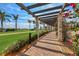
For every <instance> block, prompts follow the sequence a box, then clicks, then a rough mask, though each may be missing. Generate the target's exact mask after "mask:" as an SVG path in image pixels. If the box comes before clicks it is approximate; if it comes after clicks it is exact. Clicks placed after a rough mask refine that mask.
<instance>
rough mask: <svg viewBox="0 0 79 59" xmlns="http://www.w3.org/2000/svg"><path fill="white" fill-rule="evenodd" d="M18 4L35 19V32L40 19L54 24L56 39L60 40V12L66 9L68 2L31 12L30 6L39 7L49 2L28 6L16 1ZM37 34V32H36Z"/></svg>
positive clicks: (51, 24)
mask: <svg viewBox="0 0 79 59" xmlns="http://www.w3.org/2000/svg"><path fill="white" fill-rule="evenodd" d="M16 4H17V5H18V6H20V7H21V9H22V10H25V11H26V12H28V14H31V15H32V16H33V17H35V19H36V28H37V32H38V27H39V22H38V21H42V22H44V23H46V24H48V25H50V26H56V28H57V32H58V39H59V40H62V39H63V36H62V35H63V34H62V28H63V27H62V22H63V19H64V18H63V16H62V13H63V12H64V11H67V9H65V7H67V6H69V4H66V3H65V4H64V5H59V6H55V7H52V8H47V9H44V10H39V11H35V12H32V11H31V10H30V9H32V8H36V7H40V6H44V5H47V4H50V3H36V4H33V5H30V6H25V5H24V4H22V3H16ZM58 9H60V10H59V11H55V12H49V13H45V14H39V15H36V14H38V13H43V12H47V11H54V10H58ZM38 35H39V34H38Z"/></svg>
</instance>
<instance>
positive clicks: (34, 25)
mask: <svg viewBox="0 0 79 59" xmlns="http://www.w3.org/2000/svg"><path fill="white" fill-rule="evenodd" d="M35 23H36V22H35V21H33V24H34V29H35V28H36V25H35Z"/></svg>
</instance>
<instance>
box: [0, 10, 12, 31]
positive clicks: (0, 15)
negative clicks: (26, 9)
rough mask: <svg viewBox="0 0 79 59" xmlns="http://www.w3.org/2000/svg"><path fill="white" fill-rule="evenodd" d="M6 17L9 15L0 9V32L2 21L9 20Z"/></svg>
mask: <svg viewBox="0 0 79 59" xmlns="http://www.w3.org/2000/svg"><path fill="white" fill-rule="evenodd" d="M7 17H11V16H10V15H7V14H6V13H5V12H2V11H1V10H0V20H1V32H2V31H3V21H5V20H9V19H8V18H7Z"/></svg>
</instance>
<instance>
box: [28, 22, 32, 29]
mask: <svg viewBox="0 0 79 59" xmlns="http://www.w3.org/2000/svg"><path fill="white" fill-rule="evenodd" d="M31 22H32V21H31V20H28V23H29V29H30V27H31V25H30V24H31Z"/></svg>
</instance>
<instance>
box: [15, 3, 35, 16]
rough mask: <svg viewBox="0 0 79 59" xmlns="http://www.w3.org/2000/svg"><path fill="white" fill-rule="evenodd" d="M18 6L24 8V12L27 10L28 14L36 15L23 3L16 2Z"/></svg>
mask: <svg viewBox="0 0 79 59" xmlns="http://www.w3.org/2000/svg"><path fill="white" fill-rule="evenodd" d="M16 4H17V5H18V6H20V7H21V9H22V10H25V11H26V12H28V14H31V15H32V16H33V17H36V16H35V15H34V14H33V13H32V12H31V11H30V10H29V9H28V8H27V7H26V6H25V5H23V4H22V3H16Z"/></svg>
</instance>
